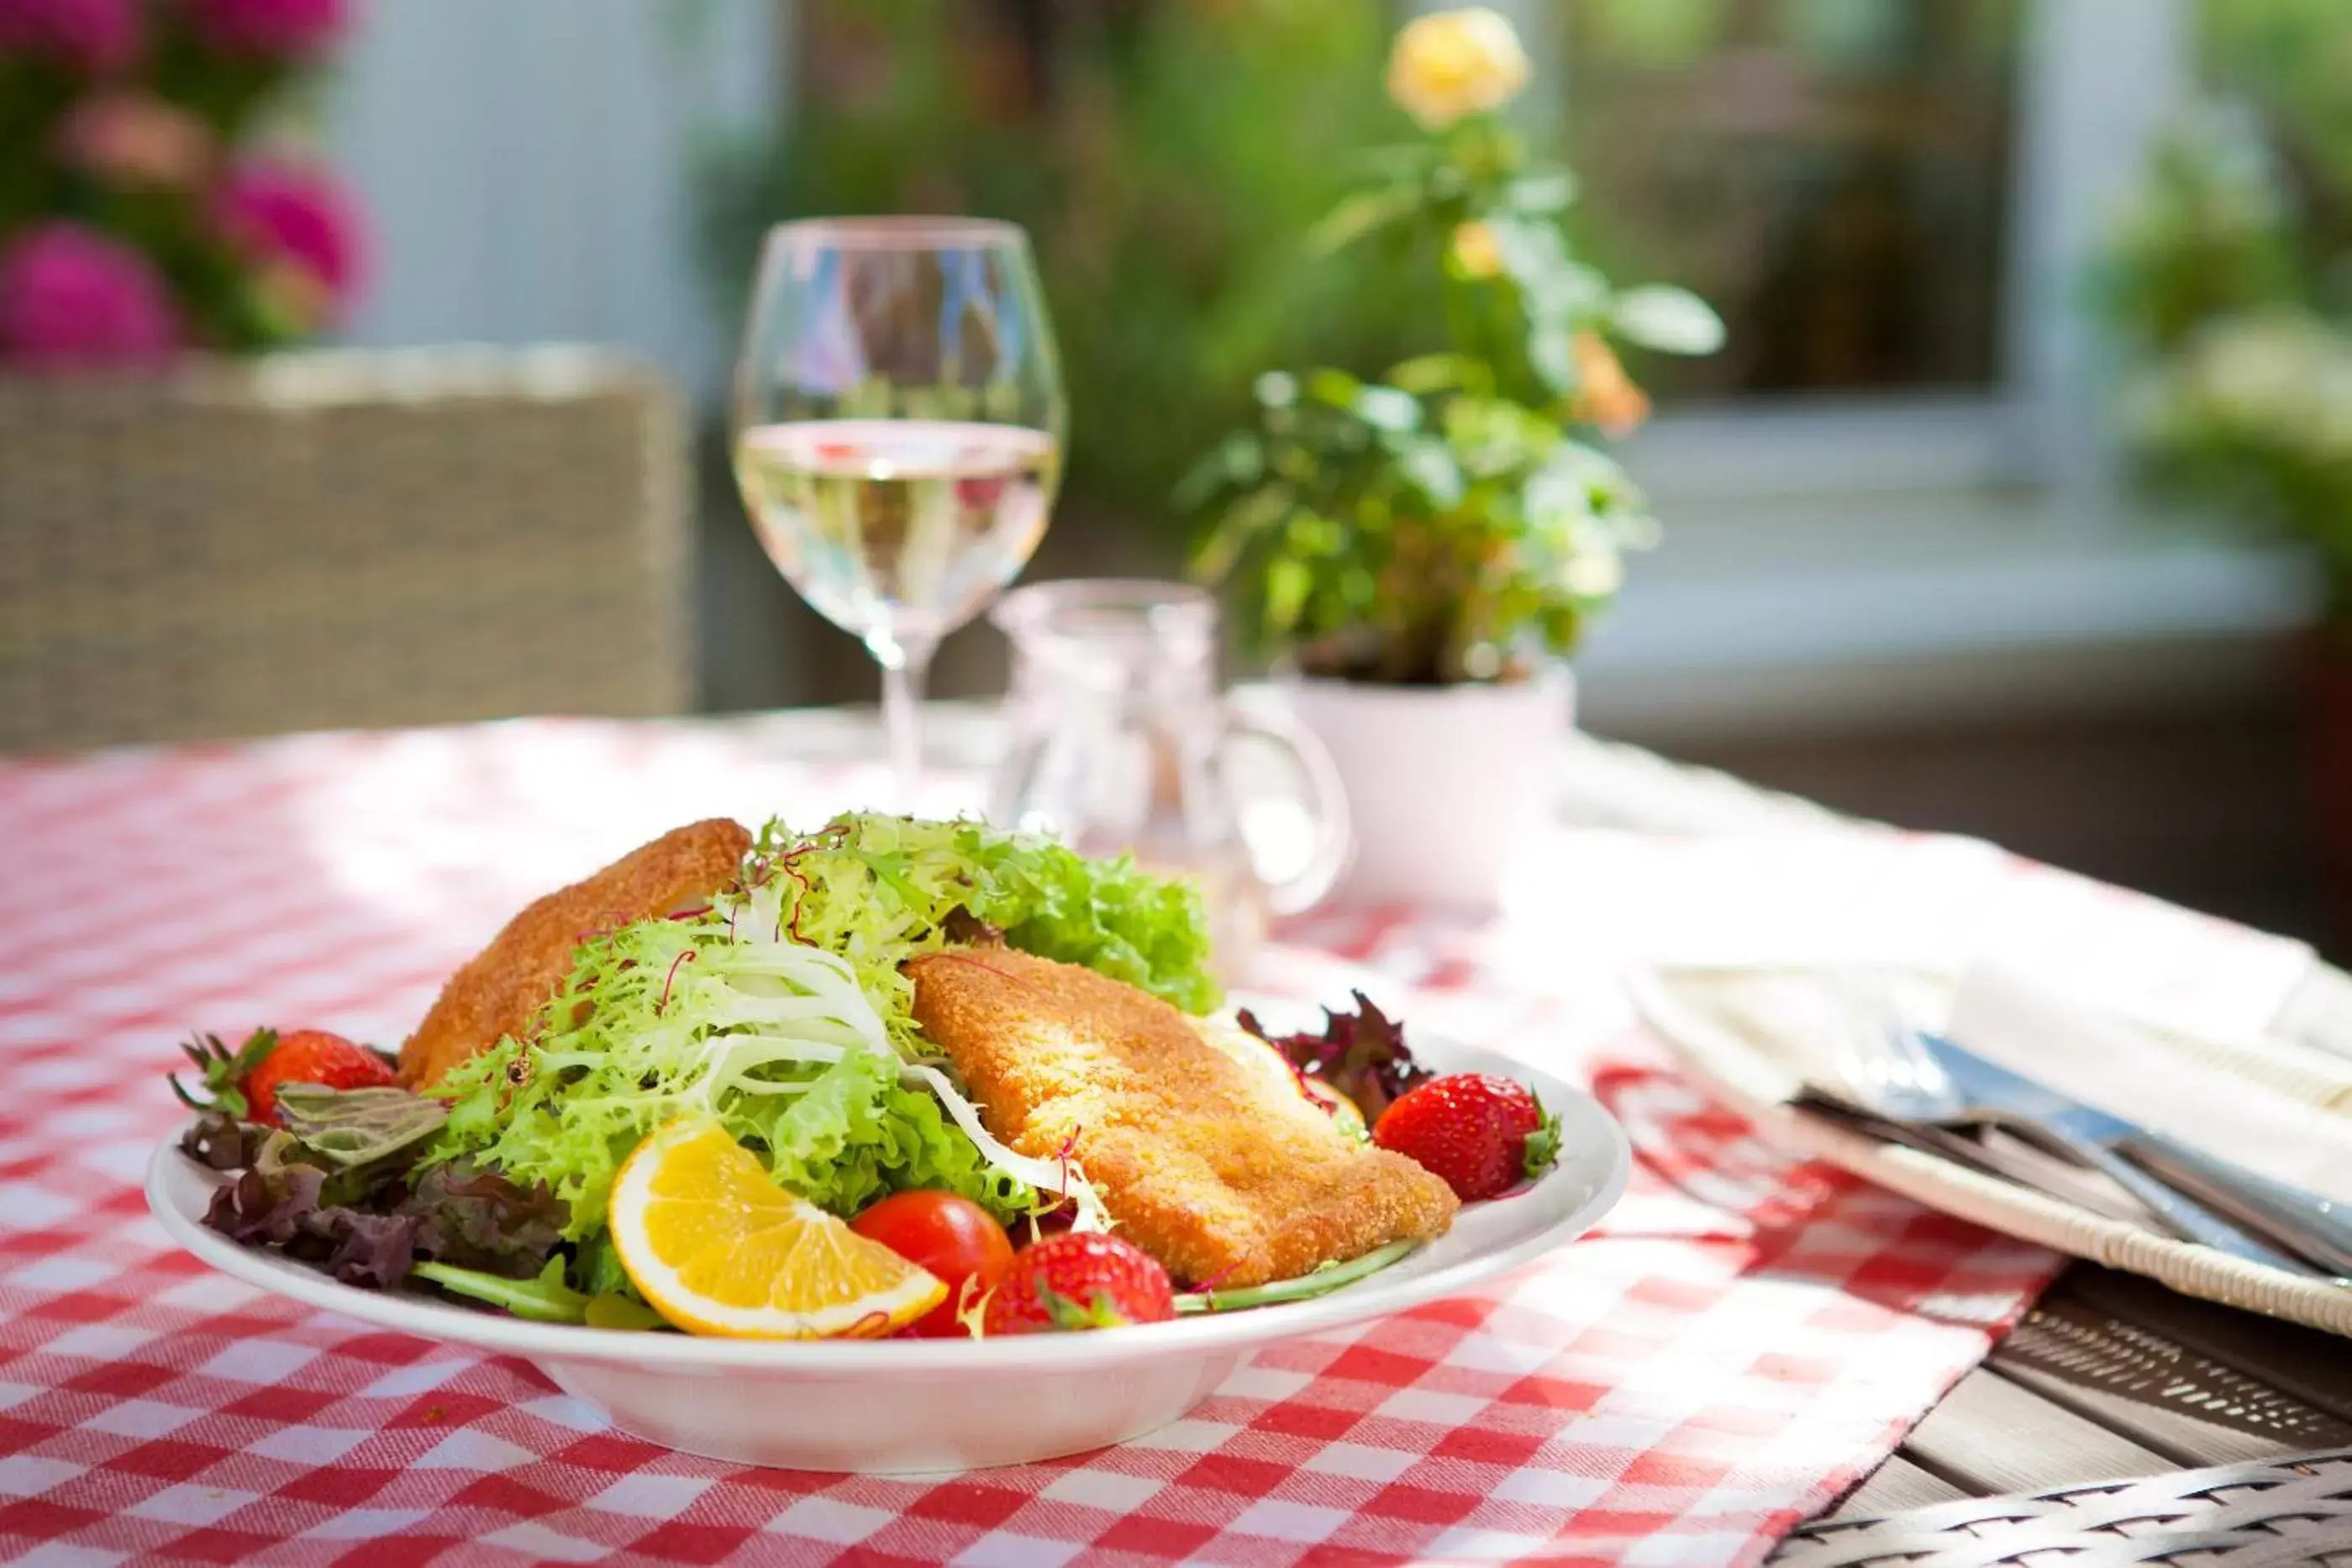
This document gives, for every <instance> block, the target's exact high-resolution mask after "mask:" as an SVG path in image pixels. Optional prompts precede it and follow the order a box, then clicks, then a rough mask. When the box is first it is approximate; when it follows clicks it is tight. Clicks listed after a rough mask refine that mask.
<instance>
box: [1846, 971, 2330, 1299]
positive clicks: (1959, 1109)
mask: <svg viewBox="0 0 2352 1568" xmlns="http://www.w3.org/2000/svg"><path fill="white" fill-rule="evenodd" d="M1839 973H1840V974H1841V976H1842V979H1841V980H1840V981H1839V982H1838V983H1837V984H1835V990H1836V994H1838V995H1839V996H1840V997H1841V998H1849V999H1851V1000H1852V1001H1853V1003H1854V1004H1855V1005H1854V1006H1853V1007H1850V1008H1848V1009H1845V1010H1844V1019H1843V1021H1844V1022H1845V1023H1846V1025H1847V1026H1846V1027H1843V1028H1842V1029H1841V1030H1840V1031H1839V1038H1838V1043H1837V1047H1836V1068H1837V1073H1838V1077H1839V1078H1840V1079H1843V1082H1844V1086H1845V1089H1847V1091H1848V1093H1849V1095H1850V1097H1851V1098H1852V1100H1853V1101H1854V1103H1855V1104H1857V1105H1859V1106H1860V1107H1861V1108H1862V1109H1863V1110H1867V1111H1869V1112H1870V1113H1871V1114H1873V1115H1874V1116H1877V1117H1880V1118H1882V1119H1884V1120H1885V1121H1891V1122H1896V1123H1908V1124H1913V1125H1919V1126H1927V1127H1937V1128H1943V1129H1949V1130H1954V1131H1959V1130H1966V1129H1971V1128H1979V1127H2000V1128H2004V1129H2006V1130H2007V1131H2011V1132H2013V1133H2016V1134H2018V1135H2019V1136H2021V1137H2023V1138H2026V1139H2028V1140H2029V1141H2031V1142H2034V1143H2036V1144H2038V1145H2040V1146H2041V1147H2042V1148H2044V1149H2048V1150H2050V1151H2052V1152H2063V1154H2065V1155H2067V1156H2068V1157H2069V1158H2072V1159H2073V1160H2074V1161H2075V1162H2077V1163H2081V1164H2084V1165H2086V1166H2089V1167H2090V1168H2091V1169H2093V1170H2095V1171H2097V1172H2098V1173H2100V1174H2102V1175H2104V1176H2105V1177H2106V1178H2107V1179H2108V1180H2110V1181H2112V1182H2114V1183H2115V1184H2116V1185H2117V1186H2119V1187H2121V1188H2123V1189H2124V1190H2125V1191H2126V1192H2127V1193H2129V1194H2131V1195H2132V1196H2133V1197H2135V1198H2137V1199H2138V1200H2139V1201H2140V1203H2141V1204H2142V1205H2145V1206H2146V1207H2147V1210H2148V1213H2149V1214H2150V1215H2152V1216H2153V1217H2154V1218H2155V1219H2156V1220H2157V1222H2158V1224H2159V1225H2161V1226H2163V1227H2164V1228H2165V1229H2166V1230H2167V1231H2168V1232H2169V1233H2171V1235H2173V1236H2174V1237H2178V1238H2179V1239H2180V1240H2182V1241H2193V1242H2196V1243H2198V1244H2200V1246H2204V1247H2211V1248H2213V1249H2214V1250H2215V1251H2216V1252H2225V1253H2228V1254H2230V1255H2231V1257H2233V1258H2244V1259H2245V1260H2246V1261H2248V1262H2250V1263H2260V1264H2263V1266H2265V1267H2267V1268H2283V1269H2285V1270H2287V1271H2288V1272H2290V1273H2294V1274H2305V1275H2311V1276H2315V1277H2317V1278H2320V1279H2330V1278H2333V1277H2334V1276H2333V1274H2332V1273H2331V1272H2330V1271H2328V1270H2325V1269H2320V1268H2314V1267H2312V1266H2311V1265H2309V1264H2307V1263H2305V1262H2304V1261H2302V1260H2301V1259H2299V1258H2290V1257H2288V1256H2287V1255H2286V1254H2285V1253H2283V1252H2280V1251H2278V1250H2276V1249H2275V1248H2273V1247H2269V1246H2267V1245H2265V1244H2264V1243H2263V1242H2261V1241H2259V1240H2257V1239H2255V1238H2254V1237H2252V1236H2250V1235H2248V1234H2247V1233H2246V1232H2245V1231H2243V1230H2241V1229H2240V1228H2239V1227H2238V1226H2235V1225H2232V1224H2231V1223H2230V1221H2228V1220H2227V1219H2224V1218H2223V1217H2221V1215H2218V1214H2216V1213H2214V1212H2213V1211H2212V1210H2211V1209H2209V1208H2207V1207H2205V1205H2202V1204H2200V1203H2198V1202H2197V1201H2195V1200H2194V1199H2192V1198H2190V1197H2189V1196H2188V1195H2187V1194H2183V1193H2181V1192H2179V1191H2178V1190H2177V1189H2175V1188H2173V1187H2171V1186H2169V1185H2168V1184H2165V1183H2164V1182H2162V1181H2160V1180H2158V1178H2157V1177H2156V1176H2153V1175H2151V1174H2149V1173H2147V1171H2144V1170H2142V1169H2141V1168H2140V1167H2139V1166H2137V1165H2135V1164H2133V1163H2131V1162H2130V1161H2128V1160H2126V1159H2125V1158H2124V1157H2123V1156H2121V1155H2120V1154H2117V1153H2116V1152H2115V1151H2113V1150H2111V1149H2109V1148H2107V1147H2106V1146H2105V1144H2103V1143H2100V1142H2097V1141H2096V1140H2095V1139H2091V1138H2087V1137H2084V1136H2083V1135H2082V1134H2081V1133H2078V1132H2076V1131H2074V1130H2073V1129H2071V1128H2068V1127H2067V1126H2065V1125H2064V1124H2063V1122H2061V1121H2055V1120H2052V1119H2049V1118H2044V1117H2039V1116H2029V1115H2025V1114H2022V1113H2021V1112H2018V1111H2015V1110H2009V1109H2006V1108H2003V1107H2000V1106H1990V1105H1979V1104H1976V1103H1973V1102H1971V1100H1969V1097H1968V1096H1967V1095H1966V1094H1964V1093H1962V1092H1961V1090H1960V1089H1959V1086H1958V1085H1957V1084H1955V1083H1954V1082H1953V1081H1952V1078H1951V1075H1950V1074H1949V1073H1948V1072H1946V1071H1945V1070H1944V1068H1943V1065H1942V1064H1941V1063H1939V1062H1937V1060H1936V1058H1934V1057H1932V1056H1930V1055H1929V1054H1928V1052H1927V1047H1926V1046H1925V1045H1924V1044H1922V1043H1921V1041H1920V1037H1919V1031H1918V1029H1917V1028H1916V1026H1913V1025H1912V1024H1911V1023H1910V1021H1909V1020H1908V1019H1907V1018H1906V1017H1905V1016H1904V1014H1903V1011H1902V1007H1901V1005H1900V1004H1899V1003H1898V1002H1897V1001H1896V999H1895V994H1894V990H1893V987H1891V986H1890V985H1889V984H1887V982H1886V977H1885V974H1884V973H1881V972H1879V971H1878V970H1875V969H1871V968H1864V967H1853V968H1849V969H1845V970H1842V971H1840V972H1839ZM2012 1179H2013V1178H2012Z"/></svg>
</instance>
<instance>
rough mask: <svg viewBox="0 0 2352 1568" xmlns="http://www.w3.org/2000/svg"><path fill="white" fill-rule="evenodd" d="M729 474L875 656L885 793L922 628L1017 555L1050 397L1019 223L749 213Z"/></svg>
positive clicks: (1050, 459) (939, 631) (961, 606)
mask: <svg viewBox="0 0 2352 1568" xmlns="http://www.w3.org/2000/svg"><path fill="white" fill-rule="evenodd" d="M734 417H735V431H734V434H735V479H736V482H737V484H738V485H740V487H741V489H742V491H743V504H744V507H745V509H746V510H748V511H749V512H750V513H751V526H752V528H753V530H754V531H756V532H757V533H758V534H759V536H760V543H761V547H762V548H764V549H765V550H766V551H767V552H768V559H769V560H771V561H772V562H774V563H776V569H777V570H778V571H780V572H782V574H784V577H785V580H786V581H788V582H790V583H791V584H792V585H793V588H795V589H796V590H798V591H799V593H800V595H801V597H803V599H806V600H807V601H808V602H809V603H810V604H811V605H814V606H815V608H816V609H817V611H818V612H819V613H820V614H822V615H823V616H825V618H826V619H828V620H830V621H832V622H833V623H834V625H835V626H840V627H841V628H842V629H843V630H845V631H847V632H849V633H851V634H852V635H854V636H856V637H858V638H859V639H860V640H862V641H863V642H864V643H865V644H866V649H867V650H868V651H869V652H871V653H872V654H873V655H874V658H875V660H876V662H877V663H878V664H880V665H881V667H882V721H883V731H884V735H885V737H886V744H887V750H888V754H889V762H890V770H891V773H893V775H894V776H895V778H896V785H897V789H898V795H899V796H900V805H901V808H902V809H907V810H912V809H914V807H915V804H916V795H917V792H918V791H919V787H920V781H921V772H922V735H921V730H920V709H921V702H922V690H923V677H924V674H925V671H926V670H927V669H928V668H929V665H930V660H931V655H932V653H933V652H934V651H936V650H937V648H938V647H939V644H940V638H941V637H945V636H947V634H948V633H950V632H951V631H953V630H955V629H956V627H958V626H961V625H963V623H964V622H966V621H968V620H970V619H971V617H972V616H974V615H976V614H978V613H979V611H980V610H981V608H982V606H983V605H986V604H987V603H988V601H989V600H991V599H992V598H993V597H995V596H996V595H997V594H999V593H1001V592H1002V591H1003V588H1004V585H1005V584H1007V583H1010V582H1011V581H1012V580H1013V577H1014V576H1016V575H1018V574H1019V573H1020V571H1021V568H1022V567H1023V565H1024V564H1025V563H1027V562H1028V559H1029V556H1030V554H1031V552H1034V550H1035V549H1036V548H1037V541H1038V539H1039V538H1040V537H1041V536H1042V535H1043V534H1044V533H1045V519H1046V515H1047V513H1048V512H1049V511H1050V510H1052V508H1053V504H1054V495H1055V490H1056V489H1059V488H1060V484H1061V475H1062V438H1063V434H1064V430H1065V426H1066V422H1067V418H1068V413H1067V410H1066V407H1065V406H1064V403H1063V396H1062V373H1061V364H1060V361H1059V359H1058V357H1057V356H1056V354H1055V350H1054V333H1053V327H1052V324H1051V323H1050V322H1049V321H1047V320H1046V316H1045V298H1044V296H1043V295H1042V293H1041V292H1040V291H1039V289H1038V287H1037V277H1036V269H1035V267H1034V263H1033V262H1032V261H1031V259H1030V256H1029V240H1028V237H1027V236H1026V235H1024V234H1023V233H1022V231H1021V230H1020V228H1018V227H1017V226H1014V225H1013V224H1009V223H998V222H995V221H992V220H990V219H985V218H966V217H849V218H811V219H805V220H803V221H800V222H795V223H784V224H778V225H777V226H775V227H773V228H772V229H770V230H769V231H768V237H767V243H766V245H765V246H764V247H763V248H762V249H761V255H760V269H759V274H758V276H757V278H756V279H754V281H753V286H752V299H751V316H750V319H749V321H747V322H746V323H745V325H744V329H743V343H742V353H741V358H740V360H739V361H738V363H737V365H736V371H735V415H734Z"/></svg>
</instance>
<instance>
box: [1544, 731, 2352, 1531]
mask: <svg viewBox="0 0 2352 1568" xmlns="http://www.w3.org/2000/svg"><path fill="white" fill-rule="evenodd" d="M1566 776H1567V780H1568V784H1569V789H1570V811H1571V813H1572V815H1573V816H1576V817H1577V818H1578V819H1579V820H1582V821H1589V822H1596V823H1608V824H1615V825H1622V826H1632V827H1643V828H1650V829H1666V830H1674V831H1685V832H1689V831H1696V832H1706V831H1716V830H1722V829H1727V828H1736V827H1750V826H1773V825H1775V824H1791V825H1805V824H1811V825H1814V826H1818V825H1819V824H1820V823H1821V822H1822V820H1824V818H1825V816H1826V815H1827V814H1826V813H1824V812H1823V811H1822V808H1821V807H1819V806H1817V805H1812V804H1811V803H1810V802H1807V801H1802V800H1798V799H1795V798H1792V797H1790V796H1787V795H1774V794H1770V793H1769V792H1766V791H1762V790H1759V789H1757V788H1755V787H1754V786H1752V785H1749V784H1743V783H1741V782H1740V781H1738V780H1737V779H1733V778H1730V777H1728V776H1727V775H1725V774H1722V773H1709V772H1705V771H1702V770H1697V769H1692V768H1686V767H1682V766H1680V765H1677V764H1674V763H1668V762H1666V761H1664V759H1662V758H1659V757H1656V756H1654V755H1653V754H1651V753H1649V752H1642V751H1639V750H1636V749H1634V748H1632V747H1626V746H1618V745H1611V744H1608V743H1606V742H1597V741H1591V740H1580V742H1578V748H1577V752H1576V754H1575V755H1574V757H1573V758H1572V759H1571V761H1570V766H1569V767H1568V769H1567V773H1566ZM2282 1024H2283V1027H2284V1030H2285V1032H2288V1033H2291V1034H2292V1035H2293V1036H2294V1037H2296V1038H2297V1039H2300V1040H2303V1041H2305V1043H2308V1044H2312V1045H2315V1046H2319V1047H2323V1048H2326V1049H2330V1050H2335V1051H2337V1052H2339V1053H2345V1054H2352V977H2347V976H2346V975H2345V974H2344V973H2341V972H2338V971H2336V970H2333V969H2328V970H2323V971H2320V972H2318V973H2315V974H2314V976H2313V977H2312V978H2311V980H2310V981H2309V982H2308V983H2307V984H2305V986H2304V988H2303V990H2302V991H2301V992H2300V993H2298V994H2297V995H2296V996H2295V997H2294V1000H2293V1002H2292V1003H2291V1004H2290V1005H2289V1008H2288V1012H2287V1015H2286V1016H2285V1017H2284V1019H2283V1020H2282ZM2118 1482H2130V1483H2136V1484H2129V1485H2121V1486H2119V1485H2117V1484H2116V1483H2118ZM1773 1560H1774V1562H1775V1563H1785V1564H1791V1565H1796V1564H1802V1565H1804V1568H1830V1565H1832V1564H1837V1565H1843V1564H1876V1563H1905V1564H1909V1565H1912V1568H1957V1565H1958V1564H1961V1563H1984V1564H1990V1563H2015V1562H2032V1563H2060V1562H2067V1563H2090V1562H2098V1563H2108V1562H2114V1563H2126V1562H2128V1563H2141V1562H2179V1563H2215V1564H2220V1563H2231V1564H2251V1563H2304V1562H2319V1563H2333V1564H2338V1565H2342V1568H2352V1345H2347V1343H2346V1342H2343V1341H2341V1340H2338V1339H2335V1338H2332V1337H2330V1336H2328V1335H2326V1334H2322V1333H2318V1332H2315V1331H2311V1330H2307V1329H2303V1328H2298V1327H2295V1326H2294V1325H2292V1324H2288V1323H2282V1322H2278V1321H2273V1320H2272V1319H2268V1318H2262V1317H2256V1316H2254V1315H2252V1314H2251V1313H2246V1312H2240V1311H2234V1310H2231V1309H2229V1308H2226V1307H2220V1306H2215V1305H2212V1304H2210V1303H2209V1302H2204V1301H2197V1300H2190V1299H2189V1298H2187V1297H2183V1296H2179V1295H2175V1294H2174V1293H2172V1292H2171V1291H2169V1290H2167V1289H2164V1288H2163V1287H2161V1286H2159V1285H2157V1284H2154V1283H2152V1282H2151V1281H2148V1280H2146V1279H2139V1278H2137V1277H2136V1276H2133V1275H2128V1274H2119V1273H2116V1272H2114V1271H2112V1270H2110V1269H2105V1268H2099V1267H2097V1266H2095V1265H2093V1264H2089V1263H2078V1264H2076V1265H2075V1266H2074V1268H2071V1269H2069V1270H2068V1271H2067V1272H2066V1273H2065V1274H2064V1275H2063V1276H2062V1277H2061V1278H2060V1279H2059V1280H2058V1282H2057V1283H2056V1284H2055V1285H2053V1287H2052V1288H2051V1289H2050V1290H2049V1291H2048V1292H2047V1293H2046V1294H2045V1295H2044V1297H2043V1298H2042V1301H2041V1303H2040V1304H2039V1305H2038V1306H2037V1307H2036V1308H2035V1309H2034V1310H2033V1311H2032V1313H2031V1314H2030V1315H2029V1316H2028V1317H2027V1319H2026V1320H2025V1321H2024V1322H2023V1323H2022V1324H2021V1326H2020V1327H2019V1328H2018V1330H2017V1331H2015V1332H2014V1333H2013V1334H2011V1337H2010V1338H2009V1340H2008V1341H2007V1342H2005V1343H2003V1344H2002V1345H2001V1346H2000V1348H1999V1349H1997V1350H1996V1351H1995V1352H1993V1354H1992V1356H1991V1358H1990V1360H1989V1361H1988V1362H1987V1363H1985V1364H1984V1365H1983V1366H1981V1367H1979V1368H1978V1369H1977V1370H1976V1371H1975V1372H1973V1373H1969V1375H1967V1376H1966V1377H1964V1378H1962V1379H1961V1381H1960V1382H1959V1383H1958V1384H1956V1385H1955V1386H1954V1387H1953V1389H1952V1391H1951V1392H1950V1394H1948V1395H1947V1396H1946V1398H1945V1399H1944V1402H1943V1403H1942V1404H1941V1405H1938V1406H1937V1408H1936V1409H1935V1410H1933V1411H1932V1412H1930V1413H1929V1414H1928V1415H1927V1417H1926V1418H1925V1419H1924V1420H1922V1421H1921V1422H1920V1423H1919V1425H1918V1426H1916V1427H1915V1428H1914V1429H1913V1430H1912V1433H1911V1436H1910V1439H1909V1440H1908V1441H1907V1442H1906V1443H1905V1444H1904V1446H1903V1447H1902V1448H1901V1450H1900V1451H1899V1452H1898V1453H1897V1454H1896V1455H1895V1458H1891V1459H1889V1460H1888V1461H1887V1462H1886V1463H1885V1466H1883V1467H1882V1468H1880V1469H1879V1471H1878V1472H1877V1473H1876V1474H1875V1475H1874V1476H1872V1477H1870V1478H1869V1479H1867V1480H1865V1481H1864V1482H1863V1484H1862V1485H1860V1486H1859V1487H1857V1488H1855V1489H1853V1491H1852V1492H1851V1493H1849V1494H1848V1495H1847V1496H1846V1497H1845V1498H1844V1499H1843V1500H1842V1501H1841V1502H1840V1503H1839V1504H1838V1505H1837V1506H1836V1507H1835V1508H1833V1509H1832V1510H1830V1512H1829V1514H1828V1515H1827V1516H1825V1517H1824V1518H1823V1519H1821V1520H1818V1521H1814V1522H1813V1523H1812V1524H1811V1525H1808V1526H1807V1527H1805V1528H1804V1529H1803V1530H1801V1531H1799V1532H1798V1533H1797V1534H1796V1535H1795V1536H1793V1537H1791V1538H1790V1541H1789V1542H1787V1543H1786V1544H1785V1545H1784V1546H1783V1547H1782V1548H1781V1550H1780V1552H1778V1553H1777V1554H1776V1555H1775V1557H1774V1559H1773Z"/></svg>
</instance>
